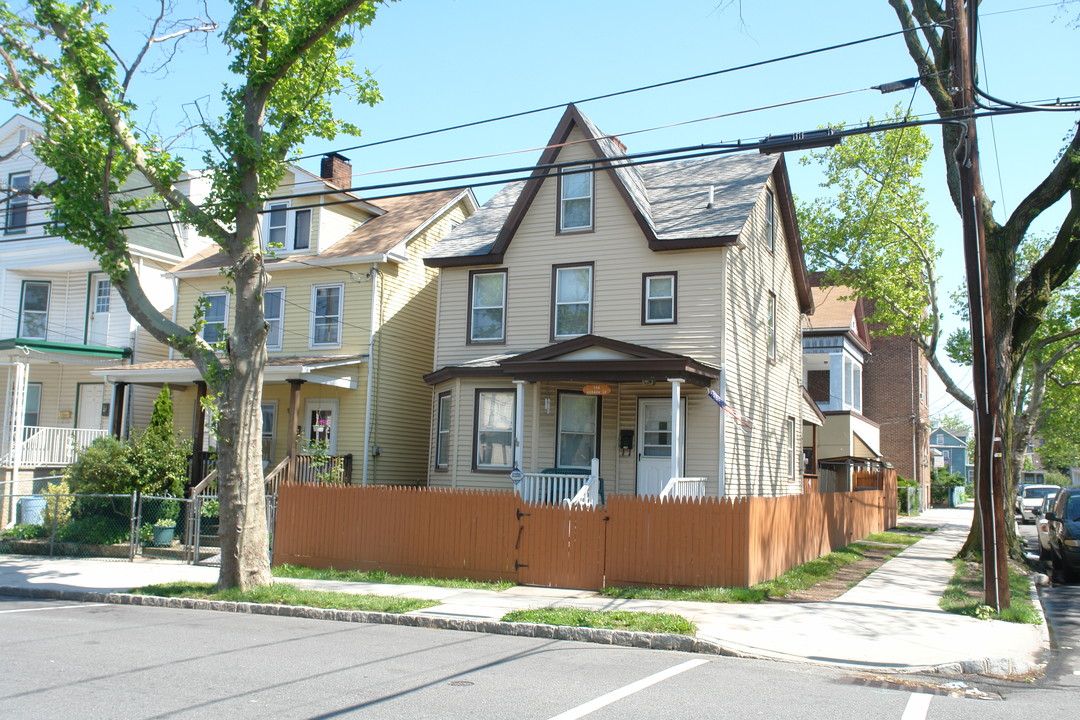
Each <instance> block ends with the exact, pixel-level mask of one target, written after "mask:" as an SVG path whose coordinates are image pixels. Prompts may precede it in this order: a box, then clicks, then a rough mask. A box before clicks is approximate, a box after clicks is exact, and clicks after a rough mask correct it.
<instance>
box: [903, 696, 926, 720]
mask: <svg viewBox="0 0 1080 720" xmlns="http://www.w3.org/2000/svg"><path fill="white" fill-rule="evenodd" d="M933 697H934V696H933V695H928V694H927V693H911V697H909V698H908V701H907V707H905V708H904V714H903V715H901V716H900V720H926V713H927V712H929V711H930V700H931V699H932V698H933Z"/></svg>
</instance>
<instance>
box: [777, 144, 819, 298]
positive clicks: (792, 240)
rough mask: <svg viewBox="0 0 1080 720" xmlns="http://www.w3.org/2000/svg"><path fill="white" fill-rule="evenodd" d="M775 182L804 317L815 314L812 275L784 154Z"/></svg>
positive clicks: (781, 155)
mask: <svg viewBox="0 0 1080 720" xmlns="http://www.w3.org/2000/svg"><path fill="white" fill-rule="evenodd" d="M773 182H775V183H776V187H777V188H778V189H779V190H780V193H779V195H780V202H779V203H778V204H779V206H780V217H782V218H783V220H784V226H785V227H786V228H787V233H785V236H786V237H787V241H788V242H787V247H788V257H789V258H790V259H791V274H792V275H793V276H794V277H795V296H796V297H797V298H799V310H800V311H802V313H803V315H813V314H814V296H813V294H812V293H811V292H810V274H809V273H808V272H807V271H806V260H805V257H804V255H803V245H802V235H801V234H800V233H799V223H798V221H797V220H796V219H795V200H794V198H793V197H792V195H791V183H790V182H789V180H788V173H787V162H786V161H785V160H784V155H783V153H781V154H780V158H779V159H778V160H777V161H776V166H775V167H774V168H773Z"/></svg>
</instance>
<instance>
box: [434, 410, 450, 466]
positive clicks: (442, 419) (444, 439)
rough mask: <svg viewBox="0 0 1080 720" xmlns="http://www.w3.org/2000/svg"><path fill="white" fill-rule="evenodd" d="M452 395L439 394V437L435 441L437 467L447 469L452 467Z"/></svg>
mask: <svg viewBox="0 0 1080 720" xmlns="http://www.w3.org/2000/svg"><path fill="white" fill-rule="evenodd" d="M451 397H452V396H451V394H450V393H449V392H444V393H439V408H438V418H437V420H436V422H437V430H438V437H437V438H436V439H435V467H437V468H443V469H445V468H447V467H449V466H450V408H451V403H452V400H451Z"/></svg>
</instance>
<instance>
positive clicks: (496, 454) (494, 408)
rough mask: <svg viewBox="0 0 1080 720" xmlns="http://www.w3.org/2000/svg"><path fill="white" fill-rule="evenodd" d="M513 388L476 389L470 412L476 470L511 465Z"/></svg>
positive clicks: (512, 461)
mask: <svg viewBox="0 0 1080 720" xmlns="http://www.w3.org/2000/svg"><path fill="white" fill-rule="evenodd" d="M515 395H516V393H515V392H514V391H513V390H477V391H476V407H475V411H474V414H473V467H474V468H476V469H477V470H496V469H500V470H501V469H509V468H512V467H513V466H514V404H515Z"/></svg>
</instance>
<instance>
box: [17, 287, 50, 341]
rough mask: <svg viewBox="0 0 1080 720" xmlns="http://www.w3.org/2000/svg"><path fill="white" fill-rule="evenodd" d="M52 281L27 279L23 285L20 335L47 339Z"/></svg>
mask: <svg viewBox="0 0 1080 720" xmlns="http://www.w3.org/2000/svg"><path fill="white" fill-rule="evenodd" d="M51 291H52V283H50V282H47V281H37V280H34V281H30V280H27V281H25V282H24V283H23V286H22V301H21V303H20V308H19V331H18V334H19V337H21V338H25V339H27V340H45V339H47V337H46V336H47V335H48V328H49V295H50V293H51Z"/></svg>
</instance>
